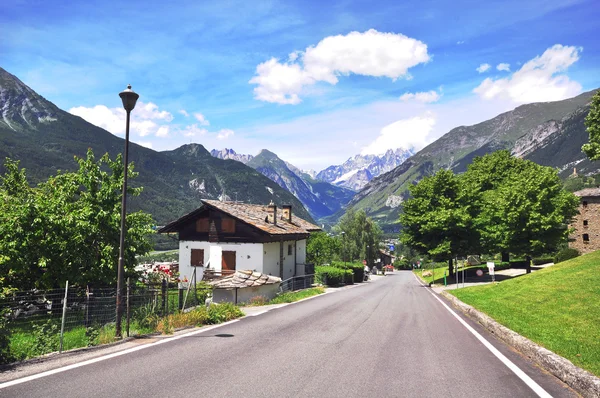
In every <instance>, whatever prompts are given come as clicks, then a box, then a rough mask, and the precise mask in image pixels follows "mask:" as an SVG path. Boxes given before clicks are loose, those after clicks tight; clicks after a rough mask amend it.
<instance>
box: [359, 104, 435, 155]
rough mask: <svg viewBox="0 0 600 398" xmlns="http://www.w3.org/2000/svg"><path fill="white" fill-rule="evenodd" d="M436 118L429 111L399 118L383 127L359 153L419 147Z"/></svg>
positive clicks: (377, 153) (423, 144) (424, 143)
mask: <svg viewBox="0 0 600 398" xmlns="http://www.w3.org/2000/svg"><path fill="white" fill-rule="evenodd" d="M435 123H436V118H435V117H434V115H433V114H432V113H431V112H426V113H424V114H423V115H420V116H415V117H412V118H408V119H401V120H398V121H396V122H394V123H391V124H388V125H387V126H385V127H383V128H382V129H381V131H380V133H379V136H378V137H377V138H376V139H375V141H373V142H372V143H371V144H369V145H368V146H366V147H365V148H363V150H362V151H361V155H368V154H374V155H379V154H382V153H385V151H387V150H388V149H396V148H403V149H417V150H419V149H421V148H423V147H424V146H425V145H426V144H427V136H429V134H430V133H431V131H432V130H433V127H434V126H435Z"/></svg>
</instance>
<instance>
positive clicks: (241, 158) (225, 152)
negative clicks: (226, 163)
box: [210, 148, 254, 164]
mask: <svg viewBox="0 0 600 398" xmlns="http://www.w3.org/2000/svg"><path fill="white" fill-rule="evenodd" d="M210 154H211V155H212V156H214V157H215V158H219V159H224V160H225V159H231V160H237V161H238V162H242V163H244V164H246V163H248V162H249V161H250V160H252V159H253V158H254V156H252V155H242V154H241V153H236V152H235V151H234V150H233V149H228V148H225V149H221V150H218V149H213V150H212V151H210Z"/></svg>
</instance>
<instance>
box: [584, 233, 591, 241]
mask: <svg viewBox="0 0 600 398" xmlns="http://www.w3.org/2000/svg"><path fill="white" fill-rule="evenodd" d="M589 241H590V235H588V234H583V242H584V243H589Z"/></svg>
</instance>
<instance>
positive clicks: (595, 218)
mask: <svg viewBox="0 0 600 398" xmlns="http://www.w3.org/2000/svg"><path fill="white" fill-rule="evenodd" d="M574 194H575V195H576V196H578V197H579V200H580V203H579V214H578V215H576V216H575V217H573V221H572V222H571V225H569V227H570V228H574V229H575V231H574V232H573V233H572V234H571V235H570V236H569V247H571V248H573V249H577V250H579V252H580V253H581V254H585V253H589V252H593V251H596V250H600V188H586V189H582V190H581V191H577V192H574Z"/></svg>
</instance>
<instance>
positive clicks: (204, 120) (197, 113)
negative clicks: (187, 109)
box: [194, 112, 210, 126]
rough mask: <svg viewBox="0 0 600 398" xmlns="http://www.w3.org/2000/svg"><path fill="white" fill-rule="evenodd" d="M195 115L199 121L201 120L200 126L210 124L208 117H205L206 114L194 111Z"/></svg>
mask: <svg viewBox="0 0 600 398" xmlns="http://www.w3.org/2000/svg"><path fill="white" fill-rule="evenodd" d="M194 117H195V118H196V120H197V121H199V122H200V126H208V125H210V122H209V121H208V120H206V118H205V117H204V115H203V114H201V113H200V112H196V113H194Z"/></svg>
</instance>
